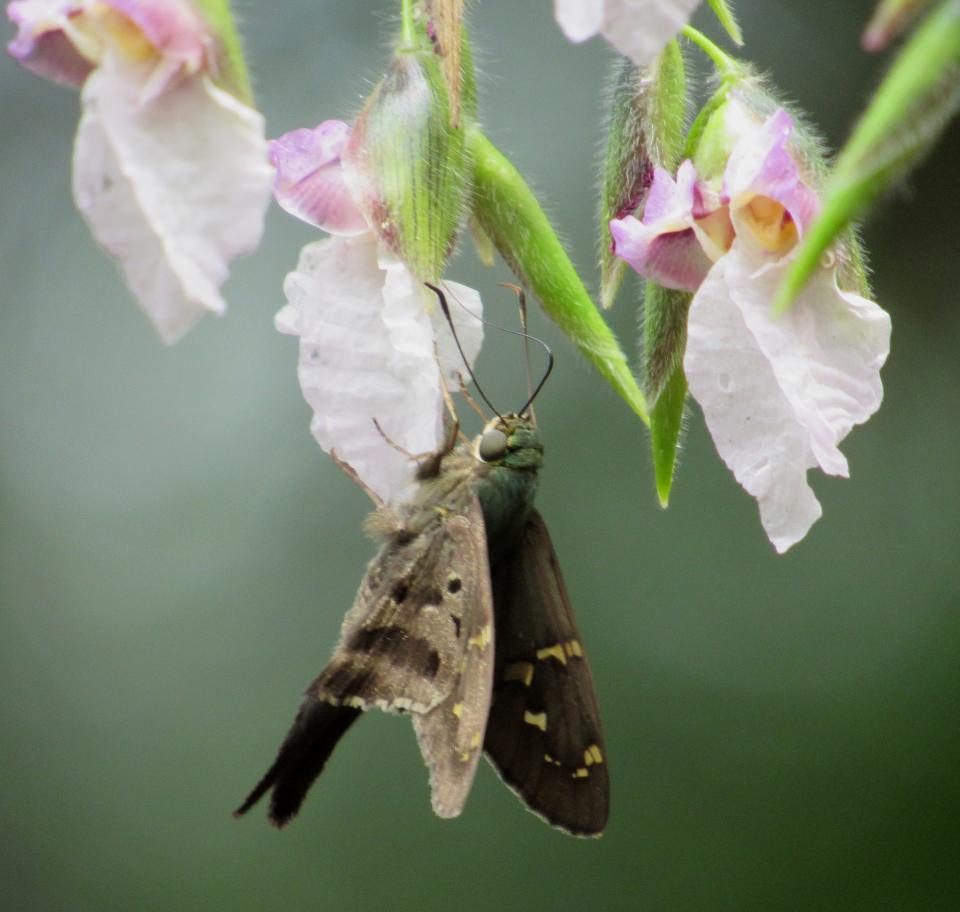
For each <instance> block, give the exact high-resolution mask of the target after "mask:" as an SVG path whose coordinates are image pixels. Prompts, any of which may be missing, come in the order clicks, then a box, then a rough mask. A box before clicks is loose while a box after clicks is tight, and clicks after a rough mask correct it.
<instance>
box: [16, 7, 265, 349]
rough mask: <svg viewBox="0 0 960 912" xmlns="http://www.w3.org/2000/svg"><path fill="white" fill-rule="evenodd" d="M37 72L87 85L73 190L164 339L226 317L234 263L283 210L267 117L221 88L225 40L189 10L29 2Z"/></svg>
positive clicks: (21, 20)
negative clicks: (218, 44) (218, 60)
mask: <svg viewBox="0 0 960 912" xmlns="http://www.w3.org/2000/svg"><path fill="white" fill-rule="evenodd" d="M8 13H9V15H10V16H11V18H12V19H14V21H15V22H16V23H17V25H18V26H19V29H20V33H19V34H18V36H17V38H16V39H15V40H14V41H13V42H12V43H11V45H10V51H11V53H13V54H14V56H16V57H17V58H18V59H19V60H21V62H22V63H24V65H26V66H28V67H29V68H31V69H33V70H35V71H37V72H40V73H42V74H44V75H47V76H50V77H51V78H54V79H57V80H58V81H61V82H67V83H69V84H74V85H80V86H82V102H83V116H82V118H81V121H80V127H79V130H78V133H77V140H76V145H75V147H74V155H73V192H74V199H75V201H76V204H77V207H78V208H79V209H80V211H81V213H82V214H83V216H84V218H85V219H86V221H87V223H88V225H89V226H90V229H91V231H92V232H93V235H94V237H95V238H96V239H97V241H98V242H99V243H100V244H101V246H103V247H104V248H105V249H106V250H107V251H108V252H109V253H110V254H111V255H113V256H114V257H115V258H116V259H117V261H118V264H119V266H120V268H121V270H122V272H123V274H124V277H125V278H126V280H127V283H128V284H129V286H130V288H131V290H132V291H133V293H134V295H135V296H136V298H137V300H138V302H139V304H140V306H141V307H142V308H143V310H144V311H145V312H146V314H147V316H148V317H149V318H150V320H151V322H152V323H153V324H154V326H155V328H156V330H157V332H158V333H159V334H160V336H161V338H162V339H163V340H164V341H166V342H174V341H176V340H177V339H178V338H179V337H180V336H182V335H183V334H184V333H185V332H186V331H187V330H188V329H189V328H190V327H191V326H192V325H193V324H194V323H195V322H196V320H197V319H198V318H199V317H200V316H201V315H202V314H204V313H206V312H207V311H210V312H213V313H216V314H222V313H223V312H224V311H225V310H226V303H225V301H224V300H223V298H222V296H221V294H220V286H221V285H222V284H223V282H224V280H225V279H226V277H227V273H228V264H229V262H230V260H231V259H233V258H234V257H236V256H238V255H240V254H242V253H248V252H250V251H252V250H254V249H255V248H256V247H257V245H258V244H259V242H260V237H261V234H262V230H263V218H264V214H265V212H266V207H267V205H268V204H269V200H270V181H271V178H272V170H271V168H270V165H269V162H268V160H267V146H266V140H265V137H264V126H263V118H262V117H261V116H260V114H258V113H257V112H256V111H255V110H254V109H252V108H250V107H249V106H248V105H246V104H244V103H243V102H241V101H239V100H238V99H237V98H235V97H234V96H233V95H231V94H230V93H228V92H227V91H225V90H223V89H221V88H219V87H218V86H216V85H215V84H214V82H213V79H212V76H211V72H212V67H213V64H214V61H213V59H212V56H211V53H212V52H211V48H212V47H213V46H214V45H215V39H214V36H213V35H211V34H210V33H209V32H208V28H207V26H206V24H205V22H204V21H203V20H202V19H201V18H200V17H199V15H198V14H197V13H196V12H195V11H194V10H193V8H192V6H191V5H190V4H189V3H186V2H184V0H165V2H162V0H145V2H139V3H134V2H132V0H105V2H94V0H72V2H68V0H20V2H16V3H12V4H10V6H9V8H8Z"/></svg>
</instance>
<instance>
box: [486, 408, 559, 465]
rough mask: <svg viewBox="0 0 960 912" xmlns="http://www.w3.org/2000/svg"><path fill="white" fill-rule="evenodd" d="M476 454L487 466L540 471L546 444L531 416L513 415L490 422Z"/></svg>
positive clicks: (499, 417)
mask: <svg viewBox="0 0 960 912" xmlns="http://www.w3.org/2000/svg"><path fill="white" fill-rule="evenodd" d="M475 454H476V457H477V459H479V460H480V461H481V462H484V463H486V464H487V465H496V466H505V467H506V468H508V469H539V468H540V466H541V465H542V464H543V444H542V443H541V442H540V434H539V432H538V431H537V427H536V425H535V424H534V423H533V420H532V419H531V418H530V417H529V416H528V415H517V414H515V413H513V412H511V413H509V414H507V415H498V416H497V417H496V418H493V419H492V420H491V421H489V422H487V426H486V427H485V428H484V429H483V433H482V434H481V435H480V436H479V437H478V438H477V441H476V445H475Z"/></svg>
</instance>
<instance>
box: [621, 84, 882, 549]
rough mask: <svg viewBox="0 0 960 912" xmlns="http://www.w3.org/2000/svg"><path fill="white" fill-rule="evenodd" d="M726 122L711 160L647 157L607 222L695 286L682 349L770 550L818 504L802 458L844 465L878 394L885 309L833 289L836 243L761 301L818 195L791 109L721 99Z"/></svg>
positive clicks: (628, 247) (661, 280)
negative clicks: (632, 207) (794, 287)
mask: <svg viewBox="0 0 960 912" xmlns="http://www.w3.org/2000/svg"><path fill="white" fill-rule="evenodd" d="M729 104H730V105H731V106H732V107H731V109H730V111H729V112H727V123H726V126H727V128H728V129H729V127H730V125H731V124H736V132H737V134H738V136H739V138H737V139H736V141H735V142H734V143H733V145H732V148H731V150H730V153H729V157H728V159H727V161H726V163H725V167H724V168H723V170H722V174H720V175H718V176H716V177H714V178H713V179H712V180H711V179H710V177H711V175H707V176H706V177H702V176H699V175H698V174H697V170H696V168H695V166H694V164H693V163H692V162H689V161H688V162H684V163H683V165H681V167H680V168H679V170H678V173H677V178H676V180H674V179H673V178H672V177H671V176H670V175H669V174H667V173H666V172H664V171H658V172H657V174H656V175H655V178H654V185H653V187H652V188H651V191H650V197H649V200H648V202H647V206H646V209H645V211H644V216H643V219H642V220H637V219H635V218H633V217H627V218H625V219H618V220H614V221H612V222H611V224H610V230H611V234H612V235H613V237H614V239H615V244H616V252H617V253H618V255H620V256H623V257H624V258H625V259H626V260H627V262H629V263H630V265H632V266H633V267H634V268H635V269H636V270H637V271H638V272H640V273H641V274H643V275H645V276H647V277H648V278H651V279H652V280H653V281H655V282H657V283H658V284H661V285H664V286H666V287H669V288H675V289H685V290H689V291H694V292H695V294H694V297H693V301H692V303H691V305H690V312H689V317H688V324H687V345H686V352H685V355H684V360H683V367H684V372H685V374H686V377H687V382H688V384H689V388H690V392H691V394H692V395H693V397H694V398H695V399H696V400H697V402H698V403H699V405H700V407H701V409H702V410H703V414H704V418H705V420H706V422H707V427H708V429H709V431H710V434H711V436H712V438H713V441H714V444H715V445H716V447H717V451H718V452H719V454H720V456H721V458H722V459H723V460H724V462H725V463H726V464H727V466H728V467H729V468H730V469H731V471H732V472H733V474H734V476H735V477H736V479H737V481H739V482H740V484H741V485H742V486H743V487H744V488H745V489H746V490H747V491H748V492H749V493H750V494H752V495H753V496H754V497H755V498H757V500H758V503H759V507H760V518H761V522H762V523H763V527H764V529H765V530H766V532H767V535H768V537H769V538H770V540H771V542H772V543H773V544H774V546H775V547H776V549H777V550H778V551H779V552H783V551H785V550H787V549H788V548H789V547H790V546H791V545H793V544H795V543H796V542H797V541H799V540H800V539H802V538H803V537H804V535H806V533H807V531H808V530H809V528H810V526H811V525H812V524H813V523H814V522H815V521H816V520H817V519H818V518H819V516H820V515H821V513H822V510H821V507H820V504H819V502H818V501H817V499H816V497H815V496H814V494H813V492H812V490H811V489H810V487H809V486H808V484H807V479H806V476H807V470H808V469H810V468H814V467H819V468H820V469H821V470H822V471H824V472H825V473H827V474H830V475H841V476H844V477H846V476H847V475H848V471H849V470H848V466H847V461H846V458H845V457H844V456H843V454H842V453H841V452H840V450H839V448H838V445H839V444H840V442H841V441H842V440H843V439H844V437H846V435H847V434H848V433H849V432H850V430H851V429H852V428H853V426H854V425H856V424H861V423H863V422H864V421H866V420H867V419H868V418H869V417H870V416H871V415H872V414H873V413H874V412H875V411H876V410H877V409H878V408H879V406H880V402H881V399H882V396H883V389H882V386H881V383H880V368H881V367H882V365H883V363H884V361H885V360H886V357H887V354H888V352H889V345H890V319H889V317H888V315H887V314H886V313H885V312H884V311H883V310H882V309H881V308H880V307H879V306H878V305H877V304H875V303H873V302H872V301H869V300H867V299H866V298H865V297H863V296H861V295H859V294H856V293H855V292H854V291H851V290H847V289H841V287H840V286H839V284H838V269H839V266H840V265H841V258H842V257H843V256H844V253H845V252H844V251H843V250H842V249H838V251H837V252H836V253H835V254H834V255H833V257H832V258H831V260H830V262H828V263H824V264H823V266H822V268H821V269H820V271H819V274H818V275H817V276H815V277H814V279H813V280H812V281H811V282H810V283H809V284H808V285H807V287H806V288H805V290H804V291H803V292H802V294H801V295H800V297H799V298H798V300H797V301H796V303H795V304H794V306H793V308H792V309H791V310H790V311H789V312H788V313H787V314H785V315H783V316H779V317H778V316H774V315H773V314H772V313H771V312H770V303H771V302H772V300H773V296H774V293H775V291H776V289H777V287H778V285H779V282H780V279H781V278H782V276H783V274H784V272H785V270H786V268H787V266H788V265H789V263H790V260H791V256H792V252H793V250H794V249H795V247H796V244H797V242H798V240H799V238H800V237H801V236H802V235H803V233H804V231H805V230H806V229H807V227H808V226H809V225H810V223H811V222H812V220H813V218H814V216H815V215H816V213H817V209H818V205H819V204H818V198H817V195H816V192H815V190H814V189H813V180H812V178H811V177H809V176H808V175H807V174H805V173H804V171H803V169H802V168H801V165H800V162H799V161H798V158H797V156H796V155H795V154H794V150H793V147H792V144H791V141H792V138H793V134H794V130H795V127H794V123H793V120H792V118H791V117H790V115H789V114H788V113H787V112H786V111H784V110H783V109H778V110H777V111H775V112H774V113H773V114H772V115H771V116H770V117H768V118H767V119H766V120H765V121H761V120H760V119H759V118H758V117H755V116H753V115H752V114H751V113H750V112H749V110H748V109H746V108H745V107H741V106H740V105H739V104H738V103H737V102H735V101H731V102H730V103H729Z"/></svg>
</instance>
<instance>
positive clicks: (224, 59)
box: [195, 0, 253, 105]
mask: <svg viewBox="0 0 960 912" xmlns="http://www.w3.org/2000/svg"><path fill="white" fill-rule="evenodd" d="M195 3H196V5H197V8H198V9H199V11H200V14H201V15H202V16H203V18H204V19H205V20H206V21H207V23H208V24H209V25H210V27H211V29H212V30H213V33H214V35H216V37H217V41H218V42H219V43H220V51H221V53H220V54H218V55H217V59H218V61H219V64H220V69H219V72H218V73H215V74H214V78H215V81H216V82H217V84H218V85H219V86H221V87H222V88H224V89H226V90H227V91H228V92H230V94H231V95H233V96H234V97H235V98H238V99H240V101H242V102H244V103H245V104H249V105H252V104H253V87H252V85H251V82H250V74H249V72H248V71H247V65H246V63H245V62H244V59H243V45H242V44H241V41H240V33H239V32H238V31H237V26H236V23H235V22H234V19H233V15H232V14H231V12H230V0H195Z"/></svg>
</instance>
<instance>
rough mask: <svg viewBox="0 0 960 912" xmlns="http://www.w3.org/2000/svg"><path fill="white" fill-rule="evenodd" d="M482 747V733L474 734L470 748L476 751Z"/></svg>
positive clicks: (471, 737)
mask: <svg viewBox="0 0 960 912" xmlns="http://www.w3.org/2000/svg"><path fill="white" fill-rule="evenodd" d="M479 746H480V732H478V731H477V732H474V733H473V734H472V735H471V736H470V747H471V749H476V748H478V747H479Z"/></svg>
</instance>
